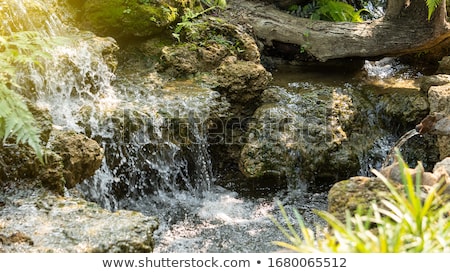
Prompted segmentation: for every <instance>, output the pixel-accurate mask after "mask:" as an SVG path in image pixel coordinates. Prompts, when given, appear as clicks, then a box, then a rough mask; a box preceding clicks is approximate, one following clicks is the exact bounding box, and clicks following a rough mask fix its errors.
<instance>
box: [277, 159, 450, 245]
mask: <svg viewBox="0 0 450 273" xmlns="http://www.w3.org/2000/svg"><path fill="white" fill-rule="evenodd" d="M396 157H397V160H398V163H399V165H400V171H401V174H402V183H403V189H401V190H398V189H397V187H395V185H394V183H395V182H391V181H389V180H388V179H387V178H386V177H384V176H383V175H382V174H381V173H379V172H378V171H373V172H374V173H375V175H376V176H377V177H379V178H380V180H381V181H382V183H384V184H385V185H386V186H387V187H388V189H389V194H387V195H386V196H384V197H383V199H382V200H381V201H380V202H381V204H380V205H377V204H376V203H375V202H374V203H373V204H372V205H371V209H370V210H369V211H368V212H367V211H366V212H362V211H356V212H355V213H354V215H351V214H350V212H348V211H347V214H346V221H345V223H344V222H342V221H340V220H338V219H337V218H336V217H335V216H333V215H332V214H330V213H328V212H326V211H316V213H317V214H318V215H319V216H320V217H321V218H323V219H324V220H325V221H326V222H327V223H328V225H329V227H330V230H329V231H328V230H326V229H325V228H322V229H321V232H319V233H320V234H319V235H316V234H318V233H314V232H313V231H312V230H311V229H310V228H307V227H306V226H305V223H304V221H303V219H302V217H301V215H300V214H299V213H298V211H296V210H294V215H295V218H296V221H297V222H298V226H299V231H298V230H296V228H295V226H294V224H293V223H292V222H291V221H290V220H289V217H288V214H287V212H286V211H285V209H284V208H283V206H281V205H279V206H280V210H281V213H282V215H283V218H284V220H285V222H286V225H287V228H286V227H285V226H283V225H282V224H281V223H280V222H278V221H277V220H275V219H274V218H272V220H273V222H274V223H275V225H276V226H277V227H278V228H279V229H280V231H281V232H282V233H283V235H284V236H285V237H286V239H287V242H281V241H276V242H274V243H275V244H276V245H278V246H280V247H283V248H287V249H289V250H292V251H296V252H335V253H349V252H350V253H397V252H413V253H418V252H450V218H449V212H450V203H448V202H445V200H444V199H443V195H442V193H443V190H444V188H445V181H444V180H443V179H441V181H439V182H438V183H437V184H436V185H435V186H433V187H432V188H431V189H429V191H428V192H427V193H424V192H423V191H422V190H421V183H422V181H421V177H422V173H421V172H420V171H419V172H418V173H417V174H416V176H415V177H413V176H412V175H411V174H410V172H409V171H408V165H407V164H406V163H405V161H404V160H403V159H402V156H401V155H400V152H399V151H398V150H397V151H396Z"/></svg>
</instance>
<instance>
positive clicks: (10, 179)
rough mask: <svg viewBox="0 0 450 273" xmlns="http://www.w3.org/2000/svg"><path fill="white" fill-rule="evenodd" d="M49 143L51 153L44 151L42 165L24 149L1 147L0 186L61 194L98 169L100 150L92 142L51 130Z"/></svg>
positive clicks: (74, 135) (25, 147) (101, 152)
mask: <svg viewBox="0 0 450 273" xmlns="http://www.w3.org/2000/svg"><path fill="white" fill-rule="evenodd" d="M48 141H49V144H48V146H49V148H50V149H49V148H46V149H45V155H44V159H45V164H43V163H41V162H40V161H39V160H38V159H37V157H36V154H35V153H34V151H33V150H32V149H31V148H30V147H29V146H27V145H7V146H3V147H0V166H1V169H0V185H1V186H2V187H4V188H11V187H17V186H19V187H24V188H33V187H40V186H44V187H45V188H47V189H50V190H52V191H53V192H55V193H58V194H63V193H64V189H65V188H72V187H74V186H75V185H76V184H78V183H81V182H82V181H83V180H84V179H86V178H88V177H90V176H92V175H93V174H94V172H95V171H96V170H97V169H98V168H99V167H100V164H101V162H102V159H103V150H102V148H101V147H100V145H99V144H98V143H97V142H95V141H94V140H92V139H89V138H87V137H86V136H84V135H82V134H79V133H75V132H71V131H58V130H54V131H53V132H52V134H51V135H50V138H49V140H48ZM18 181H19V182H18ZM20 184H22V185H20Z"/></svg>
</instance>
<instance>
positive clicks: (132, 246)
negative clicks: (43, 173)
mask: <svg viewBox="0 0 450 273" xmlns="http://www.w3.org/2000/svg"><path fill="white" fill-rule="evenodd" d="M0 218H1V219H2V222H1V224H0V252H23V253H29V252H39V253H42V252H52V253H56V252H64V253H66V252H120V253H124V252H152V250H153V245H154V241H153V232H154V230H155V229H157V227H158V222H157V220H156V219H155V218H153V217H148V216H144V215H143V214H141V213H138V212H134V211H124V210H120V211H116V212H110V211H107V210H105V209H102V208H101V207H100V206H98V205H97V204H95V203H90V202H87V201H85V200H83V199H80V198H77V197H60V196H56V195H54V194H52V193H50V192H48V191H46V190H43V191H42V190H39V191H33V192H28V193H25V192H21V194H20V196H17V195H15V196H11V195H9V196H6V197H5V200H3V202H2V205H1V206H0Z"/></svg>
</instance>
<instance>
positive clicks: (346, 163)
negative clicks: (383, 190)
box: [240, 87, 376, 184]
mask: <svg viewBox="0 0 450 273" xmlns="http://www.w3.org/2000/svg"><path fill="white" fill-rule="evenodd" d="M357 100H359V99H356V98H355V97H354V96H353V95H352V92H349V91H348V90H342V89H341V90H339V89H333V88H326V87H325V88H321V89H319V90H314V91H313V92H304V93H297V94H296V93H292V92H287V91H286V90H282V89H277V88H273V89H268V90H266V91H265V92H264V94H263V101H265V102H266V103H265V104H263V105H262V106H261V107H260V108H258V109H257V110H256V112H255V114H254V115H253V120H252V123H250V125H249V131H248V138H247V143H246V144H245V146H244V147H243V149H242V152H241V158H240V166H241V171H242V172H243V173H245V174H246V175H247V176H249V177H261V176H264V175H266V174H271V173H272V174H275V175H276V176H280V175H281V176H285V177H288V178H289V177H291V178H293V179H294V180H296V181H303V183H308V182H309V183H314V182H316V183H319V184H320V183H324V184H326V183H327V182H328V183H332V182H333V181H336V180H337V179H339V177H341V178H343V177H348V175H349V174H350V173H354V172H357V170H358V169H359V168H360V165H359V161H358V150H359V149H360V148H361V145H362V146H363V147H362V148H363V149H366V150H367V149H369V148H370V145H371V144H372V143H373V141H374V139H372V140H370V139H365V140H363V139H361V138H363V137H364V138H366V136H367V137H369V138H370V137H376V136H375V135H374V134H372V135H366V134H364V130H365V129H364V128H361V124H360V123H359V122H361V120H360V121H358V120H357V117H358V116H360V113H359V109H358V108H359V107H360V105H359V106H357V105H355V103H356V101H357ZM356 104H358V103H356ZM352 140H353V141H352ZM352 143H353V144H352ZM364 145H367V146H364Z"/></svg>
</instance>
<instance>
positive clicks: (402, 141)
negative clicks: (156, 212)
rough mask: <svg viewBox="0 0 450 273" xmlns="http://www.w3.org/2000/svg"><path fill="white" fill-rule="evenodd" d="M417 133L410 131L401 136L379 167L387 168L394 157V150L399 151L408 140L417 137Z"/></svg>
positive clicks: (413, 130)
mask: <svg viewBox="0 0 450 273" xmlns="http://www.w3.org/2000/svg"><path fill="white" fill-rule="evenodd" d="M418 134H419V132H417V130H416V129H412V130H409V131H408V132H406V133H405V134H404V135H403V136H401V137H400V138H399V139H398V140H397V142H396V143H395V144H394V146H393V147H392V148H391V149H390V151H389V153H388V155H387V156H386V159H385V160H384V162H383V165H382V166H381V167H382V168H385V167H387V166H388V165H389V164H390V163H391V160H393V158H394V155H395V150H396V149H400V148H401V147H402V146H403V145H404V144H405V143H406V142H407V141H408V140H409V139H410V138H412V137H414V136H416V135H418Z"/></svg>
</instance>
